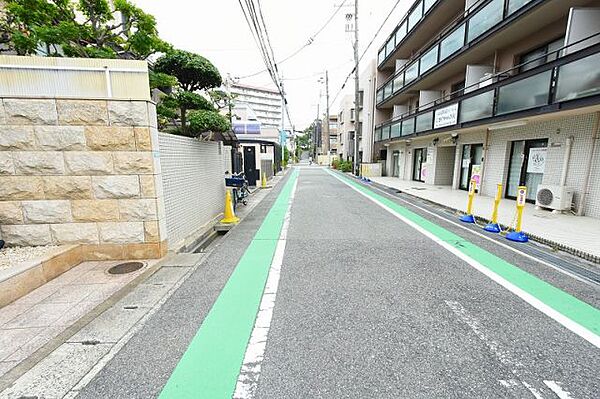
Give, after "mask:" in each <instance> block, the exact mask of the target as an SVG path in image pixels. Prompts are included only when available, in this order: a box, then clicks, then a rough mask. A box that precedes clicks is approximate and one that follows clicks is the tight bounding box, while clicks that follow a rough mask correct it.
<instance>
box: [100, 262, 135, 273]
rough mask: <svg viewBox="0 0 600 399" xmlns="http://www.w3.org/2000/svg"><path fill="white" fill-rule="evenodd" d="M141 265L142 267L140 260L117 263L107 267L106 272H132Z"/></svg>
mask: <svg viewBox="0 0 600 399" xmlns="http://www.w3.org/2000/svg"><path fill="white" fill-rule="evenodd" d="M142 267H144V264H143V263H142V262H125V263H119V264H118V265H116V266H113V267H111V268H110V269H108V273H109V274H127V273H133V272H135V271H137V270H140V269H141V268H142Z"/></svg>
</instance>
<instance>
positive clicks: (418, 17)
mask: <svg viewBox="0 0 600 399" xmlns="http://www.w3.org/2000/svg"><path fill="white" fill-rule="evenodd" d="M478 1H481V0H478ZM464 5H465V0H419V1H415V2H414V4H413V5H412V6H411V7H410V9H409V10H408V12H407V13H406V14H405V15H404V17H403V18H402V20H401V21H400V23H399V24H398V26H397V27H396V29H394V31H393V32H392V34H391V35H390V36H389V37H388V38H387V40H386V41H385V43H384V45H383V46H382V47H381V49H380V50H379V52H378V56H377V65H378V68H379V69H386V68H394V59H396V58H408V57H410V55H411V51H412V49H414V48H420V47H422V46H424V45H425V44H426V43H427V42H428V41H429V40H430V39H431V37H433V36H434V35H436V34H438V33H439V27H440V26H444V25H446V24H447V23H448V20H449V18H451V17H452V16H454V15H456V14H457V13H458V12H461V11H462V10H464Z"/></svg>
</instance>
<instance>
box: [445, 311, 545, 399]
mask: <svg viewBox="0 0 600 399" xmlns="http://www.w3.org/2000/svg"><path fill="white" fill-rule="evenodd" d="M444 302H446V305H448V307H449V308H450V309H451V310H452V311H453V312H454V314H456V315H457V316H458V318H459V319H460V320H461V321H462V322H464V323H465V324H466V325H467V326H469V328H470V329H471V330H472V331H473V332H474V333H475V335H477V337H479V339H480V340H481V341H483V343H484V344H485V345H486V346H487V347H488V349H489V350H490V352H492V354H494V356H496V358H497V359H498V360H499V361H500V363H502V364H503V365H505V366H506V367H507V368H508V369H509V370H510V372H511V373H512V374H513V375H514V376H515V377H517V378H518V380H517V379H510V380H508V381H506V380H499V382H500V384H502V385H503V386H505V387H507V388H517V389H519V388H520V389H521V390H522V389H523V387H525V388H526V389H527V390H528V391H529V392H531V394H532V395H533V396H534V397H535V398H536V399H544V397H543V396H542V393H541V392H539V391H538V390H537V389H536V388H535V387H534V386H533V385H532V384H530V383H528V382H527V381H525V379H529V380H533V379H534V378H533V377H532V376H530V375H529V374H530V373H528V372H526V371H524V368H525V366H524V365H523V364H522V363H521V362H519V361H517V360H515V359H514V358H513V357H512V355H511V354H510V353H509V352H507V351H505V350H503V349H502V348H500V345H499V344H498V342H496V341H495V340H493V339H492V338H491V337H489V336H488V334H487V333H486V332H485V330H484V327H483V326H482V325H481V323H480V322H479V320H477V319H476V318H475V317H474V316H473V315H471V314H469V312H468V311H467V310H466V309H465V308H464V307H463V306H462V305H461V304H460V303H459V302H456V301H444ZM521 384H522V385H521Z"/></svg>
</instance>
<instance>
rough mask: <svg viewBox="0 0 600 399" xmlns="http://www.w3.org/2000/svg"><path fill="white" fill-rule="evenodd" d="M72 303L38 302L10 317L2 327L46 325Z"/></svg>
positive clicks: (57, 317) (56, 318) (50, 323)
mask: <svg viewBox="0 0 600 399" xmlns="http://www.w3.org/2000/svg"><path fill="white" fill-rule="evenodd" d="M73 305H74V304H72V303H48V304H45V303H39V304H37V305H34V306H33V307H32V308H31V309H29V310H28V311H27V312H25V313H23V314H21V315H20V316H17V317H15V318H14V319H12V320H11V321H10V322H8V323H7V324H6V325H5V326H4V328H27V327H47V326H50V325H52V323H53V322H55V321H56V320H58V319H60V317H61V316H62V315H63V314H64V312H66V311H67V310H68V309H70V308H71V307H72V306H73Z"/></svg>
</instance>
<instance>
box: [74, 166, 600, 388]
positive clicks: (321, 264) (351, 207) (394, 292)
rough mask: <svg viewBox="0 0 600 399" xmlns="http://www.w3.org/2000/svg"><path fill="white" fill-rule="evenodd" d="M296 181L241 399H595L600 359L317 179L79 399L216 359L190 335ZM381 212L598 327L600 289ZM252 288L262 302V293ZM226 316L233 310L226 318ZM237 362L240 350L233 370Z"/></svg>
mask: <svg viewBox="0 0 600 399" xmlns="http://www.w3.org/2000/svg"><path fill="white" fill-rule="evenodd" d="M296 177H297V187H295V191H293V192H294V194H293V195H292V197H291V198H290V199H289V202H290V203H291V205H290V208H289V225H286V223H287V222H286V223H284V225H283V227H282V229H283V230H284V231H285V230H286V229H287V234H284V235H283V236H282V237H283V238H282V237H280V238H279V240H282V239H284V240H285V251H284V253H283V258H282V262H281V265H280V266H281V271H280V274H278V276H279V280H278V285H276V287H275V288H276V297H275V296H274V295H273V296H272V299H274V308H273V309H272V318H270V319H269V321H270V323H266V329H264V328H265V326H264V325H261V326H260V327H261V328H263V330H261V331H263V332H268V339H266V347H265V345H264V344H265V342H264V340H265V339H263V340H262V341H261V342H262V349H260V348H261V346H260V345H259V346H258V347H259V349H260V350H264V354H263V352H261V354H260V355H259V356H258V357H257V359H258V361H257V362H256V363H252V366H253V367H256V366H257V365H258V366H259V367H258V368H257V369H255V370H254V372H255V373H254V378H255V381H254V382H255V386H254V388H253V390H252V392H251V393H250V394H247V395H246V396H245V397H256V398H261V399H262V398H264V399H267V398H505V397H506V398H598V397H600V395H599V394H598V393H599V392H600V379H599V378H598V376H599V375H600V352H599V351H598V348H597V347H596V346H595V345H594V344H593V343H591V342H590V341H589V340H586V339H584V338H582V336H580V335H578V334H576V333H574V332H573V331H572V330H570V329H568V328H566V327H565V326H564V325H563V324H561V323H559V322H558V321H556V320H555V319H553V318H551V317H549V316H548V315H547V314H545V313H543V312H541V311H540V310H538V309H536V308H534V307H533V306H532V305H531V304H530V303H528V302H527V301H525V300H524V299H522V298H520V297H518V296H517V295H515V294H514V293H513V292H511V291H509V290H508V289H506V288H505V287H503V286H501V285H500V284H498V283H497V282H495V281H493V280H492V279H491V278H490V277H489V276H488V275H485V274H484V273H482V272H481V271H479V270H477V269H475V268H474V267H473V266H472V265H470V264H469V263H467V262H466V261H465V260H464V259H461V258H460V257H458V256H456V255H455V254H453V253H451V252H450V251H448V250H447V249H446V248H444V247H443V246H441V245H439V243H438V242H436V239H434V238H430V237H427V236H425V235H423V234H421V233H420V232H419V231H417V229H415V228H414V227H413V226H410V225H409V224H407V223H405V222H403V221H402V220H400V219H398V218H397V217H394V216H393V215H392V214H391V213H390V212H388V211H386V210H385V209H383V208H381V207H379V206H377V205H376V204H375V203H374V202H373V201H371V200H370V199H369V198H366V197H365V196H363V195H361V194H360V193H358V192H357V191H356V190H353V189H352V188H351V187H350V186H349V185H347V184H346V183H344V181H341V180H339V179H338V178H336V177H334V176H332V175H331V174H330V173H328V172H327V171H325V170H324V169H321V168H319V167H303V168H300V170H299V173H298V175H297V176H294V175H293V174H288V176H287V177H286V179H285V180H284V181H283V182H282V184H280V185H278V186H277V187H275V188H274V189H273V192H272V193H271V194H270V195H269V196H268V197H267V198H266V199H265V201H263V202H262V203H261V204H260V205H259V206H257V208H255V210H254V211H252V212H251V213H250V215H249V216H248V217H247V218H246V219H245V220H244V221H243V222H242V223H241V224H240V225H239V226H237V227H236V228H235V229H233V230H232V231H231V232H230V233H229V234H228V235H227V236H226V237H225V238H224V239H223V240H222V241H221V242H220V243H219V245H218V246H217V247H216V248H215V249H214V251H213V252H212V253H211V254H210V256H208V257H207V259H206V260H205V261H204V263H202V264H201V265H200V266H198V267H197V268H196V270H195V271H194V272H193V273H191V275H190V277H189V278H187V279H186V280H185V281H184V282H183V284H182V285H181V287H180V288H179V289H178V290H177V291H176V292H175V293H174V294H173V295H172V296H171V297H170V298H169V299H168V300H167V301H166V302H165V304H164V305H163V306H162V307H161V308H160V309H159V310H158V311H157V312H156V314H154V315H153V317H151V318H150V319H149V320H148V321H147V322H146V324H145V325H144V326H143V327H142V328H141V330H140V331H139V332H138V333H137V334H135V335H134V336H133V337H132V338H131V340H130V341H129V342H128V343H127V344H126V345H125V346H124V347H123V349H122V350H121V351H120V352H119V353H118V354H117V355H116V356H115V357H114V358H113V359H112V360H111V361H109V362H108V364H107V365H106V366H105V367H104V368H103V369H102V370H101V371H100V372H99V373H98V375H97V376H96V377H95V378H94V379H92V380H91V382H90V383H89V384H88V385H87V386H86V387H85V388H84V389H83V390H82V391H81V393H80V394H79V397H82V398H149V397H157V396H159V395H160V393H161V391H163V390H164V389H165V388H164V387H165V385H169V384H174V382H173V381H172V380H173V378H172V376H173V375H175V374H177V373H174V370H178V369H180V368H183V367H192V366H193V363H194V362H196V361H197V362H202V361H203V359H202V356H198V357H196V358H195V357H194V353H191V352H193V351H188V347H190V345H191V344H192V346H193V345H194V344H202V343H203V342H199V341H202V340H204V339H211V340H213V341H211V343H212V342H216V344H217V346H218V340H219V336H218V334H217V336H214V334H213V335H212V336H210V337H208V335H206V334H204V335H202V332H201V331H200V332H199V331H198V329H199V327H200V326H201V325H202V324H203V321H204V323H205V324H208V323H207V322H206V321H205V318H207V315H211V317H213V316H215V313H218V312H224V311H227V308H224V307H223V306H220V307H218V306H216V305H214V304H215V301H217V302H218V300H217V298H219V295H222V296H223V293H225V292H226V291H227V290H228V289H229V288H230V287H229V283H228V280H229V279H230V277H231V276H234V275H235V273H236V266H237V265H238V262H241V259H242V258H243V255H244V252H245V251H246V248H248V247H249V246H250V245H252V243H253V242H255V241H256V237H255V235H256V234H257V231H258V230H259V227H260V226H261V225H263V221H264V220H265V216H267V215H268V214H269V215H271V214H272V217H276V218H281V219H282V220H285V217H286V216H285V215H284V214H283V212H280V213H281V214H279V213H277V214H274V213H273V212H271V213H269V211H270V209H271V207H272V206H273V204H275V203H276V199H277V198H278V196H279V197H281V196H282V195H285V194H286V193H285V192H283V191H284V190H285V186H284V185H285V184H290V185H291V184H292V182H291V181H290V180H291V179H294V178H296ZM288 188H289V187H288ZM390 199H391V200H392V201H394V203H397V204H400V205H402V206H403V207H406V208H407V209H410V210H412V211H413V212H415V213H416V214H417V215H420V216H422V217H423V218H425V219H427V220H429V221H431V222H433V223H435V224H436V225H438V226H439V227H442V228H444V229H445V230H446V231H449V232H451V233H453V234H455V235H457V236H459V239H458V240H457V239H453V240H452V245H454V246H455V247H457V248H461V247H468V246H469V245H474V246H477V247H479V248H481V249H482V250H485V251H488V252H489V253H492V254H493V255H495V256H497V257H498V258H500V259H502V260H504V261H506V262H508V263H510V264H512V265H514V266H516V267H517V268H519V269H520V270H524V271H526V272H528V273H529V274H530V275H531V276H532V278H533V279H539V280H541V281H545V282H548V283H550V284H552V285H553V286H554V287H556V288H558V289H560V290H561V294H564V293H567V294H569V295H570V296H572V298H573V300H574V301H576V300H580V301H582V302H585V303H587V304H590V305H592V307H591V308H590V309H591V310H590V309H587V312H588V313H587V314H588V317H589V315H590V314H591V315H592V318H594V317H595V316H596V315H597V314H598V313H597V308H598V307H599V306H600V289H599V287H598V286H597V285H593V284H589V283H586V282H583V281H579V280H577V279H574V278H572V277H569V276H567V275H565V274H562V273H560V272H559V271H557V270H555V269H553V268H551V267H548V266H546V265H543V264H540V263H538V262H536V261H535V260H533V259H530V258H527V257H524V256H522V255H519V254H518V253H515V252H514V251H511V250H509V249H508V248H505V247H501V246H498V245H496V244H495V243H493V242H490V241H488V240H485V239H483V238H481V237H479V236H476V235H473V234H471V233H470V232H468V231H466V230H464V229H461V228H459V227H457V226H455V225H453V224H451V223H449V222H446V221H443V220H440V219H437V218H434V217H433V216H431V215H429V214H427V213H425V212H423V211H421V210H419V209H417V208H414V207H412V206H411V205H410V204H406V203H405V202H402V201H400V200H397V199H393V198H390ZM285 200H286V201H287V200H288V199H287V197H286V198H285ZM265 239H268V240H271V239H275V240H276V239H277V237H268V238H265ZM442 241H443V240H442ZM258 266H259V265H257V266H256V267H258ZM267 266H269V265H267ZM239 267H240V266H238V268H239ZM270 270H273V265H271V269H270ZM276 270H277V273H279V272H278V270H279V269H278V268H276ZM269 276H270V275H269ZM248 284H249V285H250V284H253V283H251V282H248ZM267 286H269V284H267ZM228 287H229V288H228ZM260 290H261V295H262V286H261V287H260ZM575 298H577V299H575ZM263 300H264V298H263ZM551 305H552V304H551ZM559 305H560V304H559ZM559 305H557V306H559ZM213 306H214V308H215V309H213V310H212V311H211V308H213ZM228 306H230V308H229V310H230V311H231V307H235V306H236V304H235V303H234V302H232V303H229V305H228ZM552 306H554V305H552ZM577 306H580V305H577ZM581 306H583V305H581ZM248 307H250V308H253V312H254V313H253V317H254V314H255V312H258V310H259V308H258V306H256V307H254V306H248V303H246V304H244V306H240V310H239V311H240V312H243V309H244V308H248ZM262 307H263V306H262V305H261V308H262ZM221 309H225V310H221ZM267 310H268V309H267ZM567 310H568V311H570V310H569V309H567ZM577 311H578V309H576V306H574V310H573V312H577ZM594 312H596V313H594ZM267 313H269V317H271V316H270V311H269V312H267ZM240 318H243V315H242V314H240ZM599 321H600V320H598V319H594V320H589V322H590V323H591V324H594V323H595V324H597V323H598V322H599ZM213 324H214V323H213ZM258 324H259V323H257V325H256V326H255V329H254V330H253V331H256V328H257V327H258ZM250 327H252V326H250ZM219 328H222V331H223V333H224V334H223V336H225V335H227V334H225V332H229V331H230V330H232V329H236V328H238V327H237V325H236V324H235V323H233V324H224V325H222V326H220V327H219ZM244 331H245V330H244ZM239 335H241V336H242V337H245V340H247V339H248V338H249V336H248V335H245V333H244V334H239ZM205 336H206V337H208V338H205ZM265 336H266V335H265ZM223 339H225V338H223ZM215 340H216V341H215ZM245 340H244V342H243V346H244V347H245V346H246V341H245ZM204 343H205V342H204ZM250 343H251V344H252V340H251V342H250ZM205 346H206V345H205ZM208 346H210V345H208ZM209 349H210V348H209ZM186 351H187V352H186ZM184 353H185V354H186V355H189V356H187V358H188V362H187V363H186V362H184V361H181V359H182V356H184ZM190 353H191V354H190ZM217 355H218V352H217ZM243 355H244V352H243V351H242V353H241V354H239V356H242V357H243ZM227 356H229V355H227ZM239 356H238V357H239ZM246 356H248V353H246ZM223 357H224V358H225V357H226V354H223ZM232 358H234V359H235V358H236V357H235V356H233V357H232ZM240 359H241V358H240ZM180 361H181V362H180ZM223 361H225V360H223ZM184 363H186V364H187V365H186V364H184ZM178 364H179V366H178ZM190 364H192V366H189V365H190ZM238 366H241V363H239V364H238V365H236V367H238ZM236 370H237V369H236ZM179 371H180V370H179ZM184 371H185V370H184ZM179 374H180V375H191V376H192V377H190V378H195V379H196V378H198V379H200V380H202V378H203V376H202V375H198V374H194V373H188V374H185V373H183V374H182V373H179ZM219 375H220V374H215V375H214V376H211V378H219ZM170 377H171V380H169V378H170ZM223 378H225V377H223ZM227 378H230V376H228V377H227ZM184 382H185V381H184ZM191 383H192V382H191V380H190V384H191ZM235 383H236V381H235V380H233V381H228V382H227V383H225V384H224V385H225V386H231V391H227V389H225V390H223V391H222V395H216V396H212V395H207V394H206V392H202V389H199V390H198V391H197V392H195V394H191V395H190V394H189V392H188V393H186V394H183V393H182V394H181V395H176V394H172V393H171V394H169V395H166V394H164V393H163V396H162V397H182V398H183V397H211V396H212V397H227V396H228V395H229V396H230V395H231V393H232V390H233V387H234V386H235ZM174 389H176V388H174ZM165 392H166V390H165ZM169 392H177V391H176V390H175V391H173V390H171V391H169ZM181 392H184V391H181Z"/></svg>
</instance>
